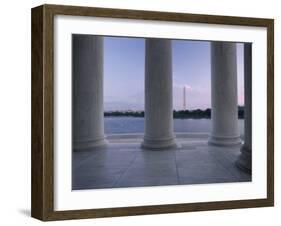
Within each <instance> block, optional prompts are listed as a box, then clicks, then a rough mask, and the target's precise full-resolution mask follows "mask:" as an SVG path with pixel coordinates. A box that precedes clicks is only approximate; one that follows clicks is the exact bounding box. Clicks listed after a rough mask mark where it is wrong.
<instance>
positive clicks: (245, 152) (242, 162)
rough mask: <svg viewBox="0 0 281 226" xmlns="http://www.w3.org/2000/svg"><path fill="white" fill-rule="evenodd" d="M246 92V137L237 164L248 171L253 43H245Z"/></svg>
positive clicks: (250, 156) (250, 141)
mask: <svg viewBox="0 0 281 226" xmlns="http://www.w3.org/2000/svg"><path fill="white" fill-rule="evenodd" d="M244 90H245V91H244V93H245V97H244V98H245V104H244V105H245V109H244V123H245V126H244V127H245V139H244V144H243V146H242V147H241V154H240V156H239V157H238V160H237V162H236V163H237V166H238V167H239V168H241V169H244V170H246V171H248V172H251V171H252V44H251V43H245V44H244Z"/></svg>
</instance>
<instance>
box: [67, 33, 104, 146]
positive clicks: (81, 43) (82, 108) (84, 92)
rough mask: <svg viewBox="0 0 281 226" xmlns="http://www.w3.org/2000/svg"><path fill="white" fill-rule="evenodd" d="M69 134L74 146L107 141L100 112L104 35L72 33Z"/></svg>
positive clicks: (96, 144)
mask: <svg viewBox="0 0 281 226" xmlns="http://www.w3.org/2000/svg"><path fill="white" fill-rule="evenodd" d="M72 81H73V83H72V114H73V115H72V136H73V148H74V149H75V150H80V149H85V148H94V147H100V146H103V145H105V144H106V140H105V136H104V116H103V115H104V113H103V38H102V37H95V36H92V35H73V36H72Z"/></svg>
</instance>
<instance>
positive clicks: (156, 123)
mask: <svg viewBox="0 0 281 226" xmlns="http://www.w3.org/2000/svg"><path fill="white" fill-rule="evenodd" d="M175 146H176V142H175V135H174V132H173V80H172V48H171V41H170V40H167V39H157V38H149V39H146V42H145V133H144V139H143V143H142V147H143V148H148V149H165V148H171V147H175Z"/></svg>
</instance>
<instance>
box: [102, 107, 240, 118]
mask: <svg viewBox="0 0 281 226" xmlns="http://www.w3.org/2000/svg"><path fill="white" fill-rule="evenodd" d="M237 113H238V118H239V119H243V118H244V107H243V106H238V109H237ZM144 115H145V113H144V111H106V112H104V116H105V117H116V116H118V117H122V116H127V117H128V116H129V117H144ZM173 118H180V119H182V118H194V119H199V118H211V109H210V108H207V109H205V110H201V109H195V110H178V111H177V110H174V111H173Z"/></svg>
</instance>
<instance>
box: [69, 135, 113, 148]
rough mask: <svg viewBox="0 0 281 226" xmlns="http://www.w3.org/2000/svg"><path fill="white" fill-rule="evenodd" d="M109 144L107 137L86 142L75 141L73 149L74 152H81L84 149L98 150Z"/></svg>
mask: <svg viewBox="0 0 281 226" xmlns="http://www.w3.org/2000/svg"><path fill="white" fill-rule="evenodd" d="M107 144H108V141H107V140H106V138H105V137H101V138H98V139H94V140H85V141H74V143H73V149H74V151H80V150H84V149H98V148H104V147H106V146H107Z"/></svg>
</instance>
